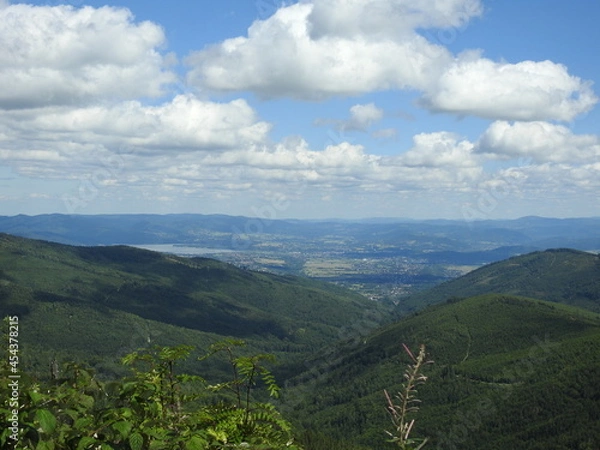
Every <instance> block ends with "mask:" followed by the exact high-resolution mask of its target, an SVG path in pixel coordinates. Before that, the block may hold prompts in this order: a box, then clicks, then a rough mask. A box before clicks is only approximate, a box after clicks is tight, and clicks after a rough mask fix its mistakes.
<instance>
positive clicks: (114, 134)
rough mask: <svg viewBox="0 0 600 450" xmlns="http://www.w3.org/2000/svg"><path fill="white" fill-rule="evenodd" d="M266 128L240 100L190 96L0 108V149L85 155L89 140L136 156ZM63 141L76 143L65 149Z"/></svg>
mask: <svg viewBox="0 0 600 450" xmlns="http://www.w3.org/2000/svg"><path fill="white" fill-rule="evenodd" d="M269 130H270V124H268V123H266V122H262V121H259V120H258V118H257V115H256V113H255V111H254V110H253V109H252V108H251V107H250V106H249V105H248V104H247V103H246V101H245V100H241V99H238V100H233V101H231V102H228V103H215V102H210V101H202V100H199V99H198V98H196V97H194V96H192V95H180V96H177V97H175V98H174V99H173V100H172V101H170V102H167V103H164V104H162V105H159V106H144V105H142V104H141V103H140V102H137V101H131V102H124V103H118V104H116V105H113V106H87V107H81V108H72V109H70V108H66V107H54V108H43V109H35V110H23V111H4V112H0V133H1V134H3V135H4V136H5V138H4V139H3V140H2V141H0V148H4V149H9V150H12V151H15V152H19V151H24V150H27V149H29V148H30V147H31V146H44V147H45V148H50V149H57V151H59V152H60V153H62V154H65V153H68V154H70V155H71V156H77V153H78V152H82V153H84V154H85V153H86V152H87V151H89V150H88V147H90V146H89V144H88V143H90V142H93V143H94V144H95V145H94V146H92V151H94V150H93V149H95V148H97V147H101V148H107V149H111V150H115V149H121V151H127V152H136V153H140V154H148V153H157V152H167V153H177V152H181V151H212V150H223V149H227V148H239V147H245V146H249V145H254V144H260V143H263V142H264V141H265V140H266V139H267V135H268V132H269ZM65 142H67V143H70V144H65ZM69 145H71V146H78V147H77V149H76V150H70V149H69Z"/></svg>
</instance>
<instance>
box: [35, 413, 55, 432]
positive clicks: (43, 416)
mask: <svg viewBox="0 0 600 450" xmlns="http://www.w3.org/2000/svg"><path fill="white" fill-rule="evenodd" d="M35 417H36V419H37V420H38V422H39V423H40V427H42V431H43V432H45V433H52V432H53V431H54V429H55V428H56V417H54V415H53V414H52V413H51V412H50V411H48V410H47V409H38V410H37V411H36V412H35Z"/></svg>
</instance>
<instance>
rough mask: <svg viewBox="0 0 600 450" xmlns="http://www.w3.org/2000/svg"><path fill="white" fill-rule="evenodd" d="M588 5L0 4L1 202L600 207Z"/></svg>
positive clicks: (426, 209) (80, 206) (273, 0)
mask: <svg viewBox="0 0 600 450" xmlns="http://www.w3.org/2000/svg"><path fill="white" fill-rule="evenodd" d="M599 19H600V2H595V1H591V0H571V1H565V0H526V1H520V2H516V1H502V0H302V1H299V2H293V1H288V2H281V1H279V0H220V1H200V0H196V1H185V2H184V1H181V0H179V1H172V2H165V1H162V0H137V1H135V0H114V1H109V2H108V3H106V2H105V1H95V0H94V1H79V0H74V1H71V2H64V3H63V2H60V1H32V2H29V3H19V2H16V1H6V0H0V215H16V214H29V215H35V214H46V213H62V214H115V213H158V214H170V213H200V214H229V215H243V216H252V217H259V218H264V219H284V218H298V219H324V218H344V219H357V218H369V217H398V218H411V219H436V218H446V219H457V220H467V221H472V220H482V219H510V218H517V217H522V216H529V215H538V216H546V217H589V216H600V195H598V194H600V109H599V107H598V89H599V88H598V82H599V81H600V59H599V58H598V51H599V44H598V42H600V27H598V26H597V23H598V20H599Z"/></svg>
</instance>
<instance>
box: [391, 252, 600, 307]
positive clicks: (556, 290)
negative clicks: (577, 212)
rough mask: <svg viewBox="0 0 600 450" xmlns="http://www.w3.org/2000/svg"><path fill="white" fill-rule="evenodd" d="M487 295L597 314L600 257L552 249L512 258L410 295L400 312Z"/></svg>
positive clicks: (599, 302)
mask: <svg viewBox="0 0 600 450" xmlns="http://www.w3.org/2000/svg"><path fill="white" fill-rule="evenodd" d="M489 293H502V294H511V295H520V296H524V297H533V298H540V299H544V300H548V301H552V302H558V303H564V304H569V305H573V306H578V307H582V308H586V309H589V310H591V311H595V312H600V255H596V254H593V253H587V252H582V251H578V250H571V249H552V250H546V251H539V252H533V253H528V254H525V255H520V256H515V257H512V258H509V259H506V260H503V261H499V262H496V263H492V264H488V265H486V266H483V267H481V268H479V269H477V270H474V271H472V272H470V273H468V274H466V275H464V276H462V277H460V278H457V279H455V280H451V281H448V282H445V283H443V284H440V285H438V286H436V287H434V288H432V289H428V290H426V291H423V292H420V293H417V294H415V295H412V296H410V297H408V298H406V299H405V300H404V301H403V302H402V304H401V305H400V308H401V309H403V310H410V309H418V308H420V307H422V306H424V305H427V304H432V303H438V302H442V301H445V300H447V299H450V298H455V297H471V296H474V295H482V294H489Z"/></svg>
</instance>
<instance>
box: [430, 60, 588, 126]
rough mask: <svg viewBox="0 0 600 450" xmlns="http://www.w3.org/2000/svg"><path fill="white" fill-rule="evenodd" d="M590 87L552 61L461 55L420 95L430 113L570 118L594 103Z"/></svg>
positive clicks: (548, 118)
mask: <svg viewBox="0 0 600 450" xmlns="http://www.w3.org/2000/svg"><path fill="white" fill-rule="evenodd" d="M597 100H598V99H597V98H596V96H595V95H594V93H593V91H592V89H591V85H590V84H589V83H586V82H583V81H582V80H580V79H579V78H577V77H574V76H572V75H569V73H568V71H567V68H566V67H565V66H563V65H561V64H556V63H553V62H551V61H541V62H534V61H523V62H520V63H517V64H508V63H496V62H493V61H491V60H489V59H484V58H481V57H480V56H479V54H478V53H469V54H466V55H463V56H461V57H459V58H457V60H456V61H455V63H453V64H452V65H450V66H449V67H448V68H447V69H446V70H445V71H444V73H442V74H441V76H440V78H439V80H438V81H437V85H436V86H435V87H432V89H431V90H429V91H427V92H426V93H425V104H426V105H427V107H428V108H430V109H433V110H435V111H443V112H451V113H455V114H460V115H475V116H479V117H486V118H491V119H508V120H550V119H555V120H563V121H570V120H573V119H574V118H575V117H576V116H578V115H579V114H582V113H584V112H587V111H589V110H590V109H591V108H592V107H593V106H594V105H595V104H596V102H597Z"/></svg>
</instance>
